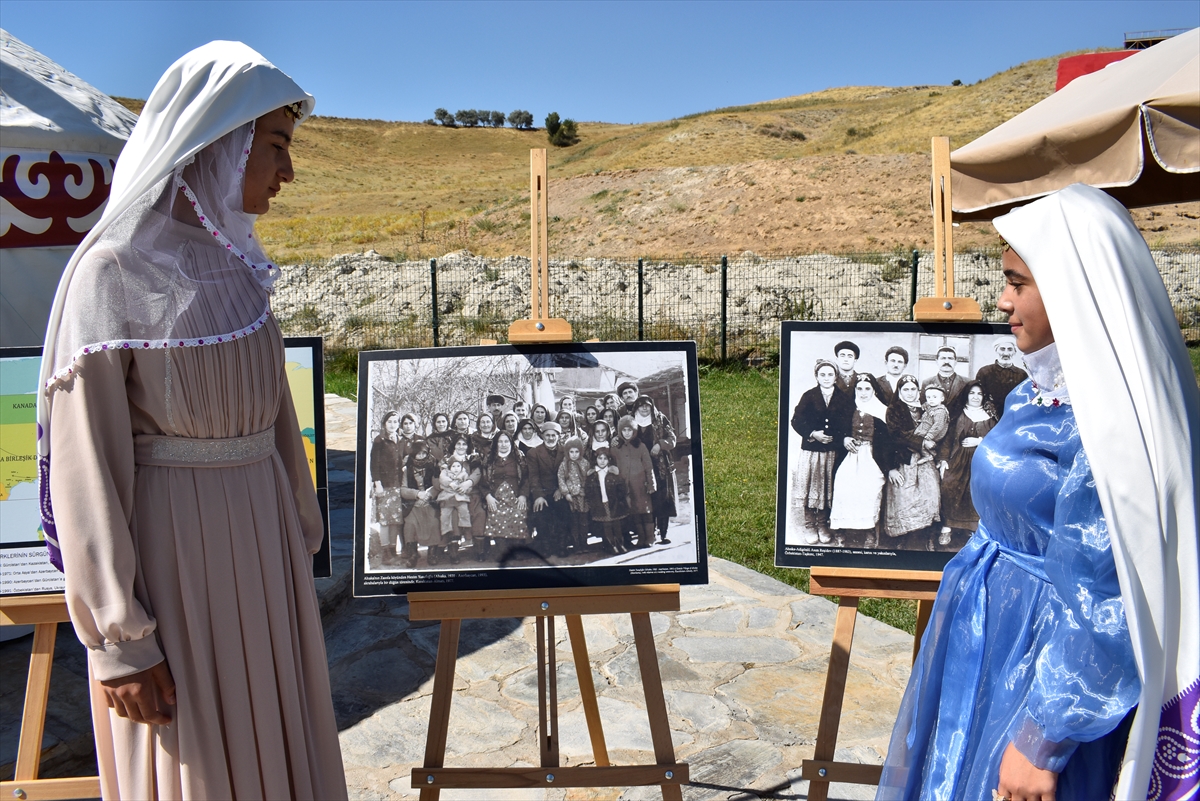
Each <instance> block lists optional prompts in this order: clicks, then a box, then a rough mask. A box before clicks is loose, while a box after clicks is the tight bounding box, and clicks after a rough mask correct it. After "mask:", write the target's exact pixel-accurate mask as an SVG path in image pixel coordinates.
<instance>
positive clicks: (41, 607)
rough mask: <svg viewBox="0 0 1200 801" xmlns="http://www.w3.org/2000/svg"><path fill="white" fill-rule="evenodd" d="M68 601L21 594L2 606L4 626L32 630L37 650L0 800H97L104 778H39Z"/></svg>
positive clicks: (31, 661)
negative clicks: (56, 653)
mask: <svg viewBox="0 0 1200 801" xmlns="http://www.w3.org/2000/svg"><path fill="white" fill-rule="evenodd" d="M70 619H71V618H70V615H68V614H67V600H66V596H64V595H62V594H61V593H58V594H54V595H17V596H13V597H9V598H4V599H3V600H2V601H0V623H3V624H4V625H11V626H28V625H31V624H32V625H33V651H32V653H30V655H29V681H28V683H27V684H26V686H25V708H24V711H23V712H22V714H21V736H20V739H19V740H18V743H17V763H16V771H15V772H14V775H13V780H12V781H4V782H0V796H2V797H4V798H16V799H29V800H30V801H34V800H35V799H46V800H47V801H50V799H65V798H99V797H100V777H99V776H81V777H78V778H67V779H39V778H38V777H37V775H38V766H39V763H40V762H41V757H42V733H43V732H44V731H45V728H46V706H47V703H48V701H49V699H50V668H51V667H52V666H53V664H54V640H55V639H56V637H57V634H58V624H59V623H65V622H67V621H68V620H70Z"/></svg>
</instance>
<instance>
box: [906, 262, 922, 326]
mask: <svg viewBox="0 0 1200 801" xmlns="http://www.w3.org/2000/svg"><path fill="white" fill-rule="evenodd" d="M920 261H921V254H920V252H918V251H916V250H914V251H913V257H912V290H911V291H910V292H909V303H908V319H909V320H912V319H913V306H916V305H917V264H918V263H919V262H920Z"/></svg>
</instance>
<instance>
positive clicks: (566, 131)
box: [546, 112, 579, 147]
mask: <svg viewBox="0 0 1200 801" xmlns="http://www.w3.org/2000/svg"><path fill="white" fill-rule="evenodd" d="M551 117H553V118H554V120H553V123H554V124H553V126H552V125H551V119H550V118H551ZM546 134H547V135H548V136H549V137H550V144H552V145H554V146H555V147H570V146H571V145H573V144H575V143H576V142H578V141H579V132H578V128H577V126H576V125H575V120H573V119H571V118H570V117H568V118H567V119H565V120H561V121H560V120H559V118H558V114H557V113H553V112H552V113H551V114H550V117H547V118H546Z"/></svg>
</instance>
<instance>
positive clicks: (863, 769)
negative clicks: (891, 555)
mask: <svg viewBox="0 0 1200 801" xmlns="http://www.w3.org/2000/svg"><path fill="white" fill-rule="evenodd" d="M941 578H942V574H941V571H937V570H862V569H859V568H846V567H814V568H813V569H812V570H811V571H810V572H809V584H808V592H809V594H811V595H836V596H839V598H838V611H837V619H836V620H835V622H834V624H833V649H832V651H831V652H830V654H829V669H828V671H827V672H826V674H825V697H824V699H823V700H822V702H821V720H820V722H819V723H818V725H817V743H816V747H815V748H814V749H813V758H812V759H805V760H803V761H802V762H801V763H800V771H801V777H802V778H805V779H808V782H809V783H808V799H809V801H825V799H827V798H828V797H829V782H846V783H848V784H879V776H880V774H881V773H882V772H883V768H881V767H880V766H878V765H861V764H857V763H854V762H835V761H834V759H833V756H834V752H835V750H836V748H837V736H838V727H839V725H840V723H841V717H842V700H843V699H844V697H845V695H846V677H847V674H848V673H849V670H850V646H851V644H852V643H853V642H854V623H855V621H856V620H857V619H858V602H859V601H860V600H861V599H863V598H904V599H909V600H915V601H916V602H917V631H916V636H915V637H914V639H913V661H914V662H915V661H916V658H917V651H918V650H919V649H920V647H921V635H922V634H923V633H924V631H925V625H926V624H927V623H928V622H929V614H930V612H931V611H932V609H933V599H934V597H936V595H937V589H938V583H939V582H940V581H941Z"/></svg>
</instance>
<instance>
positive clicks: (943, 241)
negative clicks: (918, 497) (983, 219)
mask: <svg viewBox="0 0 1200 801" xmlns="http://www.w3.org/2000/svg"><path fill="white" fill-rule="evenodd" d="M932 150H933V175H932V187H933V241H934V249H933V276H934V294H933V296H932V297H928V298H921V299H919V300H918V301H917V302H916V304H915V305H914V306H913V320H915V321H916V322H978V321H979V320H982V319H983V313H982V311H981V310H980V308H979V303H978V301H976V300H975V299H974V298H966V297H957V296H955V294H954V227H953V221H952V205H951V199H952V195H951V186H950V139H949V137H945V136H937V137H934V138H933V141H932ZM809 576H810V578H809V592H810V593H811V594H813V595H834V596H838V613H837V620H836V622H835V623H834V628H833V647H832V649H831V651H830V655H829V669H828V672H827V673H826V674H825V696H824V699H823V701H822V705H821V720H820V723H819V724H818V726H817V743H816V747H815V748H814V749H813V758H812V759H806V760H804V761H803V762H802V763H801V775H802V777H803V778H805V779H808V781H809V785H808V787H809V790H808V798H809V801H825V800H826V799H827V798H828V797H829V783H830V782H845V783H849V784H879V777H880V775H881V773H882V768H880V767H879V766H878V765H862V764H856V763H851V762H837V761H834V753H835V751H836V748H837V736H838V728H839V725H840V721H841V715H842V701H843V699H844V698H845V694H846V678H847V675H848V673H849V669H850V647H851V645H852V644H853V642H854V622H855V620H856V619H857V617H858V604H859V601H860V600H861V599H863V598H897V599H907V600H914V601H916V602H917V625H916V632H915V636H914V637H913V653H912V658H913V662H914V663H915V662H916V659H917V652H918V651H919V649H920V647H921V635H922V634H924V632H925V626H926V624H928V623H929V616H930V613H931V612H932V610H933V600H934V598H935V597H936V596H937V589H938V584H939V583H940V582H941V578H942V574H941V573H940V572H939V571H911V570H861V569H857V568H816V567H815V568H813V569H812V571H811V572H810V574H809Z"/></svg>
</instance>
